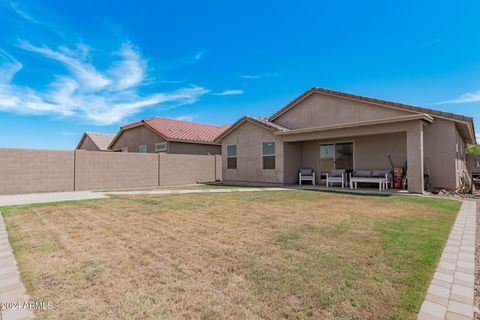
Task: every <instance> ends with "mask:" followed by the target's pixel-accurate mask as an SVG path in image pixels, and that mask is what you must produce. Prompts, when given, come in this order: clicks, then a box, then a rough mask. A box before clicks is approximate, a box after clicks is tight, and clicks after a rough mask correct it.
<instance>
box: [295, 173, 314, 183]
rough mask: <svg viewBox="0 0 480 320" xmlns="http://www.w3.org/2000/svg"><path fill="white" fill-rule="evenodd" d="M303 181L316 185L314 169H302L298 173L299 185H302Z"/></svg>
mask: <svg viewBox="0 0 480 320" xmlns="http://www.w3.org/2000/svg"><path fill="white" fill-rule="evenodd" d="M302 181H310V182H312V185H315V171H313V169H300V170H299V171H298V183H299V184H300V185H302Z"/></svg>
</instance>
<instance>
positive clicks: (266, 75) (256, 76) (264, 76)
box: [240, 72, 282, 79]
mask: <svg viewBox="0 0 480 320" xmlns="http://www.w3.org/2000/svg"><path fill="white" fill-rule="evenodd" d="M281 76H282V75H281V74H280V73H278V72H270V73H261V74H244V75H241V76H240V78H242V79H268V78H278V77H281Z"/></svg>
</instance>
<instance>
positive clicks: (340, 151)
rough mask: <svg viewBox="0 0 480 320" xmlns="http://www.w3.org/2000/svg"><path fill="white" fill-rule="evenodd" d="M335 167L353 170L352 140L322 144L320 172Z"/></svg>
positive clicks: (323, 172) (327, 171)
mask: <svg viewBox="0 0 480 320" xmlns="http://www.w3.org/2000/svg"><path fill="white" fill-rule="evenodd" d="M333 169H346V170H348V171H351V170H353V143H352V142H346V143H332V144H321V145H320V174H325V173H329V172H330V171H332V170H333Z"/></svg>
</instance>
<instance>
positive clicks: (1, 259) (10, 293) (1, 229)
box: [0, 213, 33, 320]
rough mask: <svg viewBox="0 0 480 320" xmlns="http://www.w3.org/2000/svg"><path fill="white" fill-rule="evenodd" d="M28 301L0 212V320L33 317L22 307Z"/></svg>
mask: <svg viewBox="0 0 480 320" xmlns="http://www.w3.org/2000/svg"><path fill="white" fill-rule="evenodd" d="M27 301H28V297H27V295H26V292H25V287H24V286H23V284H22V282H21V281H20V275H19V274H18V270H17V264H16V263H15V258H14V257H13V253H12V248H11V247H10V244H9V242H8V237H7V230H6V228H5V223H4V221H3V217H2V215H1V213H0V303H7V304H9V305H8V306H4V305H0V320H21V319H22V320H23V319H33V313H32V312H31V311H30V310H29V309H26V308H23V307H24V305H23V304H24V303H25V302H27Z"/></svg>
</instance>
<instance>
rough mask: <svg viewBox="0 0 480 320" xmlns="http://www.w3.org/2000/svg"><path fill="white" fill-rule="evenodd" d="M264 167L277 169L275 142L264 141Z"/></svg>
mask: <svg viewBox="0 0 480 320" xmlns="http://www.w3.org/2000/svg"><path fill="white" fill-rule="evenodd" d="M262 155H263V169H275V142H264V143H262Z"/></svg>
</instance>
